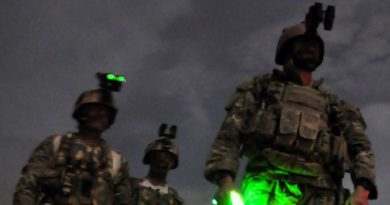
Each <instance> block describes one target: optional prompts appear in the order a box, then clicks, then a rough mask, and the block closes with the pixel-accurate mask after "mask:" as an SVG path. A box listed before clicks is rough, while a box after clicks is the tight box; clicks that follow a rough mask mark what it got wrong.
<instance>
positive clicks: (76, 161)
mask: <svg viewBox="0 0 390 205" xmlns="http://www.w3.org/2000/svg"><path fill="white" fill-rule="evenodd" d="M128 179H129V173H128V169H127V162H126V161H125V160H124V157H123V156H121V155H120V154H119V153H117V152H116V151H113V150H112V149H110V148H109V147H108V146H107V145H105V146H103V147H90V146H87V145H83V144H82V143H79V142H78V141H77V140H76V139H75V138H74V135H73V134H72V133H68V134H66V135H56V136H51V137H49V138H47V139H45V140H44V141H43V142H42V143H41V144H40V145H39V146H38V147H37V148H36V149H35V150H34V152H33V153H32V155H31V157H30V159H29V161H28V163H27V165H26V166H25V167H24V168H23V171H22V176H21V178H20V179H19V182H18V184H17V187H16V192H15V195H14V201H13V204H14V205H19V204H20V205H21V204H23V205H29V204H31V205H35V204H47V205H49V204H55V205H62V204H64V205H65V204H77V205H78V204H94V205H95V204H96V205H110V204H126V205H128V204H129V199H130V198H129V197H130V195H129V194H128V190H129V187H130V184H129V183H128Z"/></svg>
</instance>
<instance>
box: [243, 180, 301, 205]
mask: <svg viewBox="0 0 390 205" xmlns="http://www.w3.org/2000/svg"><path fill="white" fill-rule="evenodd" d="M242 190H243V192H244V202H245V205H258V204H267V205H295V204H297V203H298V202H299V200H300V199H302V198H303V193H302V191H301V190H300V189H299V187H298V185H297V184H289V183H287V182H284V181H278V180H273V179H270V178H268V177H267V175H266V173H264V174H261V175H258V174H257V175H256V174H254V173H247V174H245V177H244V180H243V182H242Z"/></svg>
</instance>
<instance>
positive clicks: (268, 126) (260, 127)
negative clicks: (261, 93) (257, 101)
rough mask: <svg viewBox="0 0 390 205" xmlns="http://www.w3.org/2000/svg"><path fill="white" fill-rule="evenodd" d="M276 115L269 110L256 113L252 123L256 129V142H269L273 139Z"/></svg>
mask: <svg viewBox="0 0 390 205" xmlns="http://www.w3.org/2000/svg"><path fill="white" fill-rule="evenodd" d="M276 120H277V117H276V115H275V114H274V113H273V112H272V111H269V110H264V111H263V110H260V111H258V112H257V113H256V116H255V117H254V120H253V122H251V123H253V124H254V126H255V127H256V130H255V136H256V137H259V138H260V139H258V140H256V141H260V142H264V141H271V140H272V139H273V138H274V137H275V130H276V123H277V122H276Z"/></svg>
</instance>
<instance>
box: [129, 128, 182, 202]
mask: <svg viewBox="0 0 390 205" xmlns="http://www.w3.org/2000/svg"><path fill="white" fill-rule="evenodd" d="M166 128H167V125H166V124H161V126H160V129H159V136H160V137H161V138H159V139H157V140H154V141H152V142H151V143H149V144H148V145H147V147H146V149H145V154H144V157H143V159H142V162H143V164H146V165H150V163H151V160H152V153H153V152H166V153H169V154H171V155H172V156H174V162H173V164H172V167H170V169H176V168H177V167H178V165H179V152H178V150H177V147H176V145H175V144H174V143H173V142H172V139H174V138H175V137H176V130H177V127H176V126H171V128H170V133H166V132H165V130H166ZM130 184H131V198H132V204H134V205H183V204H184V201H183V200H182V199H181V198H180V197H179V195H178V193H177V192H176V190H175V189H173V188H172V187H169V186H168V185H167V184H165V185H164V186H155V185H153V184H152V183H151V182H150V181H149V179H148V177H144V178H143V179H139V178H133V177H132V178H131V179H130Z"/></svg>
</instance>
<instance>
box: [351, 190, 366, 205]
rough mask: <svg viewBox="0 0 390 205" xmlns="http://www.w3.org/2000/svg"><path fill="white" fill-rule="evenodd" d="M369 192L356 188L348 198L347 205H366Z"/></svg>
mask: <svg viewBox="0 0 390 205" xmlns="http://www.w3.org/2000/svg"><path fill="white" fill-rule="evenodd" d="M368 194H369V191H367V190H366V189H364V188H363V187H362V186H357V187H356V189H355V191H354V193H353V194H352V195H351V196H350V197H349V199H348V201H347V205H368Z"/></svg>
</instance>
